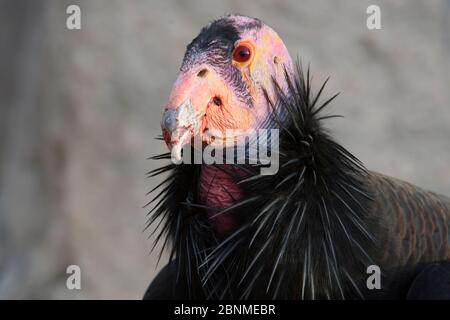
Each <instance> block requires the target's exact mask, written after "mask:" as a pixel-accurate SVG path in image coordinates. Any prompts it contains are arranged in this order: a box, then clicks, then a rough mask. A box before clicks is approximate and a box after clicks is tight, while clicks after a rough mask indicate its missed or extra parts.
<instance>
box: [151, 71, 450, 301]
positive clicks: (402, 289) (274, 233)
mask: <svg viewBox="0 0 450 320" xmlns="http://www.w3.org/2000/svg"><path fill="white" fill-rule="evenodd" d="M286 80H287V83H288V90H287V91H283V90H282V89H281V86H280V85H278V84H277V83H276V82H274V88H275V91H276V93H277V95H276V97H277V99H276V102H275V101H268V102H269V104H270V106H271V107H272V109H273V110H272V117H273V119H272V120H273V121H274V123H275V124H276V126H277V127H278V128H279V129H280V139H279V140H280V148H279V157H280V170H279V172H278V173H277V174H276V175H268V176H265V175H259V174H258V173H259V169H260V168H259V167H260V166H259V165H227V166H226V167H225V168H223V167H222V168H221V169H223V170H227V171H228V172H229V173H230V174H233V175H234V176H235V179H236V181H239V184H240V186H241V187H242V190H243V192H244V197H243V198H242V199H241V200H239V201H237V202H236V203H235V204H233V205H232V206H231V207H230V208H226V209H224V210H222V211H218V212H217V214H233V215H235V216H239V217H241V220H240V223H239V226H238V227H237V228H236V229H235V230H234V231H233V232H231V233H230V234H227V235H226V236H218V235H217V234H216V233H215V232H214V228H213V227H212V225H211V219H210V218H208V215H206V214H205V211H206V210H213V209H212V208H207V207H206V206H205V205H204V204H202V203H201V201H200V200H199V194H198V190H199V188H198V184H199V174H200V170H201V165H193V164H181V165H174V164H169V165H167V166H164V167H161V168H159V169H156V170H153V171H151V172H150V173H149V176H150V177H153V176H155V175H158V174H162V173H167V174H168V176H167V178H166V179H165V180H164V181H163V183H162V184H161V185H159V186H158V187H157V188H155V189H154V190H152V193H156V195H155V196H154V198H153V200H152V202H151V203H152V204H153V205H154V207H153V209H152V210H151V212H150V213H151V214H152V217H151V219H150V220H149V225H153V224H154V223H155V222H156V221H159V222H158V225H157V226H156V228H155V232H157V233H159V234H158V236H157V239H156V242H158V241H162V243H163V246H162V247H163V249H162V250H164V249H165V248H168V249H169V250H170V262H169V264H168V266H167V267H166V268H165V269H164V270H163V271H162V272H161V273H160V275H159V276H158V277H157V278H156V280H155V281H154V283H153V284H152V285H150V287H149V289H148V291H147V293H146V295H145V298H152V299H155V298H193V299H203V298H208V299H224V298H228V299H230V298H232V299H254V298H269V299H348V298H354V299H358V298H363V299H367V298H405V297H407V294H408V290H409V289H410V288H411V286H412V283H413V282H414V279H415V277H416V275H417V274H419V273H420V272H421V271H422V270H423V268H424V266H427V265H428V264H429V263H431V262H439V261H445V260H448V259H449V257H450V248H449V224H450V199H449V198H447V197H444V196H440V195H437V194H435V193H432V192H428V191H424V190H422V189H420V188H418V187H415V186H413V185H411V184H409V183H406V182H402V181H399V180H396V179H393V178H390V177H386V176H384V175H381V174H378V173H375V172H371V171H368V170H366V169H365V168H364V166H363V164H362V163H361V162H360V161H359V160H358V159H357V158H356V157H354V156H353V155H352V154H351V153H350V152H348V151H347V150H346V149H345V148H344V147H342V146H341V145H340V144H338V143H337V142H335V141H334V140H333V138H332V137H331V136H330V134H329V133H328V132H327V130H326V129H325V128H324V127H323V122H324V120H326V119H329V118H332V117H333V116H331V115H326V114H325V113H324V110H325V109H326V106H327V105H328V104H329V103H330V102H331V101H332V100H333V99H334V97H335V96H333V97H331V98H330V99H328V100H325V102H323V103H319V101H320V100H321V99H320V97H321V95H322V93H323V89H324V87H325V84H326V82H325V83H324V84H323V85H322V86H321V87H320V89H319V90H318V92H317V94H316V95H314V94H313V92H312V89H311V78H310V74H309V68H308V70H307V72H306V74H304V73H303V71H302V69H301V68H300V67H298V68H297V72H296V73H295V74H294V75H290V74H289V73H288V72H286ZM267 99H268V100H270V99H269V96H268V95H267ZM280 110H283V112H280ZM154 159H157V160H161V159H170V153H167V154H164V155H161V156H157V157H154ZM369 265H378V266H379V267H380V269H381V271H382V281H381V283H382V288H381V290H369V289H368V288H367V286H366V279H367V277H368V275H367V273H366V269H367V267H368V266H369ZM441 274H445V272H443V273H441ZM422 278H424V277H422ZM425 278H426V277H425ZM449 279H450V278H449ZM449 279H447V280H449Z"/></svg>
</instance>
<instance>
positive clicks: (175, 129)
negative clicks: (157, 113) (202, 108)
mask: <svg viewBox="0 0 450 320" xmlns="http://www.w3.org/2000/svg"><path fill="white" fill-rule="evenodd" d="M161 127H162V131H163V137H164V141H165V142H166V144H167V146H168V147H169V149H170V150H171V153H172V158H174V159H175V160H176V161H177V162H179V161H181V150H182V148H183V146H184V145H186V144H189V143H190V142H191V140H192V138H193V137H194V136H195V135H197V134H198V133H199V123H198V119H197V115H196V113H195V111H194V108H193V107H192V102H191V99H190V98H187V99H186V100H185V101H184V102H183V103H181V104H180V105H179V106H177V107H172V108H170V109H166V111H164V114H163V118H162V123H161Z"/></svg>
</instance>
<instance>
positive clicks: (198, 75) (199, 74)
mask: <svg viewBox="0 0 450 320" xmlns="http://www.w3.org/2000/svg"><path fill="white" fill-rule="evenodd" d="M207 74H208V69H206V68H204V69H202V70H200V71H199V72H198V73H197V77H199V78H204V77H205V76H206V75H207Z"/></svg>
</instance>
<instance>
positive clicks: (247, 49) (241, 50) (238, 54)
mask: <svg viewBox="0 0 450 320" xmlns="http://www.w3.org/2000/svg"><path fill="white" fill-rule="evenodd" d="M252 58H253V47H252V46H251V45H250V44H249V43H245V42H244V43H239V44H237V45H236V47H235V48H234V50H233V61H235V62H237V63H248V62H249V61H251V59H252Z"/></svg>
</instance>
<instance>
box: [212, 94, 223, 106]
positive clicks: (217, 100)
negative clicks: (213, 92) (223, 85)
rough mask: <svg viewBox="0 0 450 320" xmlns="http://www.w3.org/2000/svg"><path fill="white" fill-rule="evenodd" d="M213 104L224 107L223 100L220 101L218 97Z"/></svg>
mask: <svg viewBox="0 0 450 320" xmlns="http://www.w3.org/2000/svg"><path fill="white" fill-rule="evenodd" d="M213 103H214V104H215V105H216V106H218V107H220V106H221V105H222V99H220V98H219V97H217V96H216V97H214V98H213Z"/></svg>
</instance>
